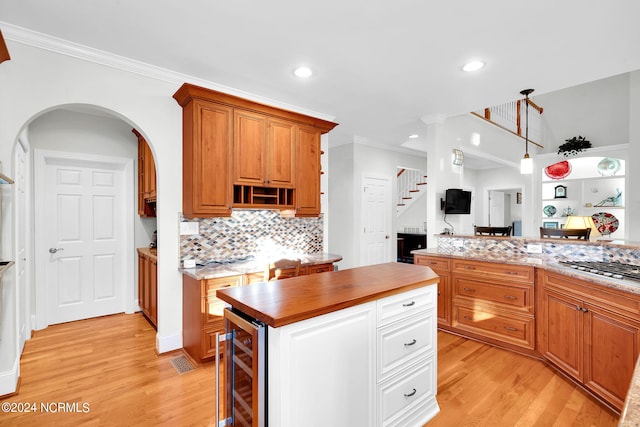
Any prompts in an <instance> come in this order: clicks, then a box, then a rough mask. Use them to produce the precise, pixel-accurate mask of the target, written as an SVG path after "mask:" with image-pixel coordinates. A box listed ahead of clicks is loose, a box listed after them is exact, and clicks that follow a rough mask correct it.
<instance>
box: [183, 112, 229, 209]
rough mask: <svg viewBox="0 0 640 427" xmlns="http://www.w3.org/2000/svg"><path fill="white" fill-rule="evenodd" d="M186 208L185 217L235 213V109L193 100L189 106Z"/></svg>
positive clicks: (185, 151)
mask: <svg viewBox="0 0 640 427" xmlns="http://www.w3.org/2000/svg"><path fill="white" fill-rule="evenodd" d="M183 113H184V122H185V123H189V124H190V126H187V125H185V127H184V133H185V135H184V143H183V147H182V155H183V171H182V173H183V184H182V197H183V200H182V209H183V211H184V212H183V213H184V215H185V217H188V218H189V217H190V218H193V217H198V216H200V217H207V216H228V215H230V214H231V184H230V175H231V166H230V161H229V159H230V158H231V156H230V153H231V135H232V128H231V126H232V120H233V110H232V109H231V108H227V107H223V106H220V105H217V104H214V103H206V102H196V101H193V102H192V103H191V104H189V106H187V107H185V109H184V111H183Z"/></svg>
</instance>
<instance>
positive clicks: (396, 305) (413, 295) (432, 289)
mask: <svg viewBox="0 0 640 427" xmlns="http://www.w3.org/2000/svg"><path fill="white" fill-rule="evenodd" d="M437 292H438V288H437V286H435V285H431V286H425V287H422V288H419V289H415V290H413V291H408V292H403V293H401V294H398V295H393V296H390V297H387V298H383V299H380V300H378V301H377V306H378V307H377V312H378V326H379V327H380V326H384V325H386V324H389V323H391V322H395V321H397V320H401V319H404V318H406V317H409V316H411V315H414V314H417V313H420V312H421V311H425V310H432V311H434V312H435V309H436V301H437V295H436V294H437Z"/></svg>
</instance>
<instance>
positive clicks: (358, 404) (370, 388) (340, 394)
mask: <svg viewBox="0 0 640 427" xmlns="http://www.w3.org/2000/svg"><path fill="white" fill-rule="evenodd" d="M436 304H437V285H436V284H434V285H429V286H426V287H423V288H419V289H416V290H412V291H409V292H405V293H402V294H398V295H394V296H391V297H388V298H384V299H381V300H378V301H373V302H369V303H365V304H361V305H358V306H355V307H350V308H347V309H343V310H339V311H336V312H333V313H329V314H326V315H322V316H318V317H314V318H311V319H308V320H304V321H301V322H297V323H293V324H290V325H286V326H283V327H280V328H272V327H269V330H268V333H267V351H268V355H267V367H268V371H267V372H268V376H267V378H268V380H267V384H268V393H267V395H268V420H269V425H273V426H281V427H299V426H305V427H315V426H318V427H326V426H332V427H338V426H345V427H347V426H348V427H359V426H362V427H370V426H403V427H406V426H422V425H424V424H425V423H426V422H427V421H429V420H430V419H431V418H432V417H433V416H435V414H437V413H438V411H439V407H438V404H437V402H436V397H435V394H436V390H437V357H436V351H437V346H436V333H437V330H436V327H437V317H436V316H437V313H436Z"/></svg>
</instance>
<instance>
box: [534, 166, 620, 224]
mask: <svg viewBox="0 0 640 427" xmlns="http://www.w3.org/2000/svg"><path fill="white" fill-rule="evenodd" d="M603 159H606V157H604V156H598V157H583V158H574V159H570V160H569V162H571V173H570V174H569V175H567V176H566V177H565V178H563V179H552V178H550V177H548V176H546V175H545V174H544V171H543V173H542V193H541V201H542V215H541V216H542V222H543V223H544V222H549V221H557V222H558V227H559V228H561V227H563V225H564V223H565V221H566V219H567V217H568V215H569V214H570V215H579V216H592V215H594V214H598V213H600V212H609V213H612V212H614V211H615V216H616V218H618V219H619V220H620V226H619V228H618V230H617V231H616V235H624V221H623V220H624V210H625V206H624V205H625V191H626V188H625V180H626V178H625V167H624V166H625V164H624V163H625V162H624V160H619V161H618V160H616V162H618V164H619V165H620V167H619V170H616V173H615V174H614V175H611V176H604V175H602V173H600V172H599V170H598V164H599V162H601V161H602V160H603ZM559 185H561V186H564V187H566V190H565V192H564V196H565V197H555V196H556V187H557V186H559ZM616 196H618V197H616ZM599 204H601V206H598V205H599ZM548 205H551V206H553V207H554V208H555V212H554V214H553V215H552V216H549V215H547V212H551V211H552V209H549V208H547V206H548ZM541 225H542V224H541Z"/></svg>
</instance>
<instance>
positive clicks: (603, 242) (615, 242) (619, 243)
mask: <svg viewBox="0 0 640 427" xmlns="http://www.w3.org/2000/svg"><path fill="white" fill-rule="evenodd" d="M433 236H434V237H436V238H438V237H451V238H460V239H492V240H495V239H498V240H519V241H525V242H527V243H559V244H571V245H575V244H578V245H590V246H615V247H619V248H638V247H640V242H635V241H632V240H624V239H605V238H598V239H596V240H581V239H559V238H551V239H541V238H539V237H524V236H486V235H478V236H476V235H475V234H434V235H433Z"/></svg>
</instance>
